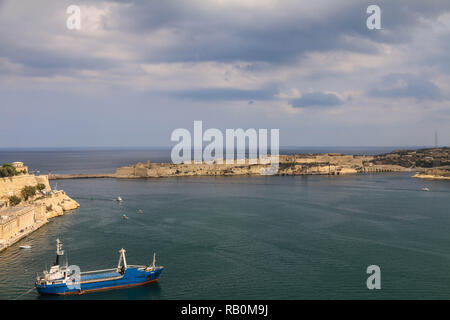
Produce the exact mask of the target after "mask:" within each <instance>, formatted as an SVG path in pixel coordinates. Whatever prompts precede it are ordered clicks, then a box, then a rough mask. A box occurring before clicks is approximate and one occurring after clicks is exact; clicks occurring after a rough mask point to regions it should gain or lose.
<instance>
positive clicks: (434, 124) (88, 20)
mask: <svg viewBox="0 0 450 320" xmlns="http://www.w3.org/2000/svg"><path fill="white" fill-rule="evenodd" d="M372 4H376V5H378V6H379V7H380V8H381V29H380V30H377V29H374V30H370V29H368V28H367V26H366V20H367V18H368V17H369V16H370V14H367V12H366V10H367V7H368V6H369V5H372ZM70 5H77V6H79V7H80V10H81V11H80V12H81V15H80V17H81V28H80V29H79V30H70V29H68V28H67V26H66V21H67V19H68V18H69V16H70V14H68V13H67V12H66V10H67V7H69V6H70ZM194 120H201V121H203V128H204V129H205V130H206V129H208V128H218V129H220V130H223V132H225V129H227V128H228V129H235V128H243V129H248V128H255V129H279V130H280V145H281V146H423V145H433V144H434V134H435V131H437V132H438V136H439V144H441V145H450V1H448V0H427V1H423V0H386V1H384V0H371V1H365V0H345V1H344V0H342V1H335V0H326V1H325V0H315V1H309V0H295V1H290V0H285V1H283V0H279V1H274V0H189V1H188V0H186V1H183V0H178V1H172V0H149V1H133V0H130V1H81V0H71V1H65V0H59V1H50V0H39V1H27V2H25V1H17V0H0V147H72V146H73V147H75V146H76V147H79V146H172V145H174V144H175V143H174V142H172V141H170V136H171V133H172V132H173V130H175V129H177V128H186V129H188V130H190V131H191V132H193V122H194Z"/></svg>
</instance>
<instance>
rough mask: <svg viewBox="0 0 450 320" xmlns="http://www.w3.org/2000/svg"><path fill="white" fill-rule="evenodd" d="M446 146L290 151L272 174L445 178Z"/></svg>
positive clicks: (169, 170) (253, 168) (235, 168)
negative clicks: (365, 151)
mask: <svg viewBox="0 0 450 320" xmlns="http://www.w3.org/2000/svg"><path fill="white" fill-rule="evenodd" d="M268 167H269V165H268V164H264V163H259V162H256V163H253V162H252V161H249V159H245V161H244V163H238V162H237V161H235V162H234V163H231V164H227V163H223V164H219V163H205V162H202V163H182V164H173V163H169V162H168V163H152V162H150V161H146V162H138V163H136V164H133V165H129V166H125V167H120V168H117V169H116V172H115V173H103V174H51V175H49V179H50V180H52V179H88V178H117V179H139V178H159V177H184V176H243V175H259V174H260V173H261V169H264V168H268ZM449 168H450V148H448V147H444V148H427V149H418V150H395V151H393V152H390V153H386V154H380V155H375V156H368V155H343V154H339V153H325V154H294V155H280V156H279V170H278V172H277V173H276V175H281V176H295V175H336V176H337V175H345V174H354V173H381V172H416V173H417V174H416V175H415V176H414V177H416V178H427V179H432V178H435V179H441V180H447V177H448V176H449V175H450V174H449V172H450V169H449Z"/></svg>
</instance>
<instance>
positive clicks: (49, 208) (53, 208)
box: [0, 174, 80, 251]
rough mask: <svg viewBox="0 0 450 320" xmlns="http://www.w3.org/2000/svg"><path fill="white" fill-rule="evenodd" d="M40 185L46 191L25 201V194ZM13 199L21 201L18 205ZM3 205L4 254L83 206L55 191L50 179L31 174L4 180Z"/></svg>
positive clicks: (0, 241)
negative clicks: (32, 234)
mask: <svg viewBox="0 0 450 320" xmlns="http://www.w3.org/2000/svg"><path fill="white" fill-rule="evenodd" d="M37 184H40V185H41V186H42V188H41V189H40V190H39V191H35V194H33V195H30V196H26V198H24V192H23V190H25V189H26V188H31V189H33V188H34V186H35V185H37ZM12 198H15V199H20V200H21V201H19V203H17V204H14V203H12V202H11V201H12V200H11V199H12ZM17 201H18V200H17ZM0 204H1V206H0V251H3V250H5V249H6V248H8V247H9V246H11V245H12V244H14V243H16V242H17V241H19V240H20V239H22V238H24V237H26V236H27V235H29V234H30V233H32V232H34V231H36V230H37V229H39V228H40V227H42V226H43V225H45V224H46V223H48V222H49V220H50V219H52V218H54V217H57V216H61V215H63V214H64V213H65V212H67V211H71V210H74V209H76V208H78V207H79V206H80V205H79V203H78V202H76V201H75V200H73V199H71V198H70V197H69V196H68V195H67V194H66V193H65V192H64V191H63V190H58V191H55V190H51V188H50V184H49V182H48V177H47V176H34V175H29V174H25V175H19V176H13V177H7V178H0Z"/></svg>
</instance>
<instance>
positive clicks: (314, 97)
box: [290, 92, 343, 108]
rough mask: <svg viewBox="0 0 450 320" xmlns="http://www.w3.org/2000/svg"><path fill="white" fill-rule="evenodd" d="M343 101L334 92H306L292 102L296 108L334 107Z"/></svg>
mask: <svg viewBox="0 0 450 320" xmlns="http://www.w3.org/2000/svg"><path fill="white" fill-rule="evenodd" d="M342 103H343V101H342V100H341V99H339V97H338V96H336V95H335V94H333V93H322V92H314V93H305V94H303V95H302V96H301V97H300V98H298V99H293V100H291V101H290V104H291V105H292V106H293V107H294V108H308V107H333V106H337V105H340V104H342Z"/></svg>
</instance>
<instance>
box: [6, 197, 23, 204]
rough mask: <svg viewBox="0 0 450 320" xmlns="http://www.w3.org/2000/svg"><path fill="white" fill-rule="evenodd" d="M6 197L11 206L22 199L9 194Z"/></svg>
mask: <svg viewBox="0 0 450 320" xmlns="http://www.w3.org/2000/svg"><path fill="white" fill-rule="evenodd" d="M8 199H9V204H10V205H11V206H17V205H18V204H19V203H20V202H21V201H22V199H20V198H19V197H17V196H11V197H9V198H8Z"/></svg>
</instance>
